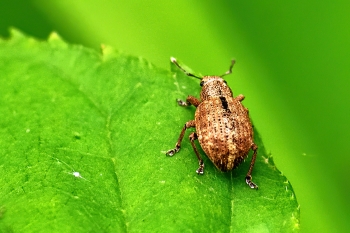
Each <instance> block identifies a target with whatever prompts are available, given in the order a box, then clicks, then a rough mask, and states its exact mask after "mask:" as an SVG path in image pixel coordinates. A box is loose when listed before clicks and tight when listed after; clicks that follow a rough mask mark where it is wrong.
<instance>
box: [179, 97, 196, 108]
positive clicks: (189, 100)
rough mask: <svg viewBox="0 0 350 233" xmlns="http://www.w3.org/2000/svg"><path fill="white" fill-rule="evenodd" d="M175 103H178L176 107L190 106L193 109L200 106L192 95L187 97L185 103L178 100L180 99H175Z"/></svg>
mask: <svg viewBox="0 0 350 233" xmlns="http://www.w3.org/2000/svg"><path fill="white" fill-rule="evenodd" d="M176 102H177V103H178V105H180V106H190V105H193V106H195V107H197V106H198V105H199V104H200V101H199V100H198V99H197V98H196V97H194V96H192V95H189V96H188V97H187V99H186V101H183V100H180V99H177V100H176Z"/></svg>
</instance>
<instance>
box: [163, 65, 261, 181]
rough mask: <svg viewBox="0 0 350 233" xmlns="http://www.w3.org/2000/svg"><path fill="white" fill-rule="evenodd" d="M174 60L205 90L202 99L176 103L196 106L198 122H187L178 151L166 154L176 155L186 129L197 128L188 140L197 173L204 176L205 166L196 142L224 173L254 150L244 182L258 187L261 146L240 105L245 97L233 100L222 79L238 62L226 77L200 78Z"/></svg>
mask: <svg viewBox="0 0 350 233" xmlns="http://www.w3.org/2000/svg"><path fill="white" fill-rule="evenodd" d="M171 61H172V62H173V63H174V64H175V65H176V66H177V67H179V68H180V69H181V70H182V71H183V72H184V73H185V74H186V75H188V76H192V77H195V78H198V79H201V82H200V85H201V86H202V90H201V93H200V100H198V99H197V98H196V97H194V96H188V97H187V99H186V101H182V100H177V102H178V104H179V105H180V106H189V105H194V106H195V107H196V108H197V109H196V113H195V119H194V120H190V121H188V122H186V124H185V125H184V127H183V128H182V131H181V133H180V136H179V139H178V141H177V143H176V145H175V148H174V149H171V150H168V151H167V152H166V154H167V155H169V156H173V155H174V154H175V153H177V152H178V151H179V150H180V147H181V142H182V139H183V137H184V134H185V131H186V129H188V128H191V127H195V128H196V132H193V133H191V134H190V136H189V138H190V142H191V145H192V147H193V150H194V152H195V154H196V155H197V158H198V161H199V168H198V169H197V173H198V174H203V173H204V163H203V160H202V158H201V156H200V154H199V152H198V150H197V147H196V145H195V144H194V141H195V140H196V139H198V141H199V144H200V145H201V147H202V149H203V151H204V152H205V153H206V154H207V156H208V157H209V159H210V160H211V161H212V162H213V163H214V165H215V166H216V167H217V168H218V169H219V170H221V171H223V172H226V171H230V170H232V169H234V168H236V167H237V166H238V165H239V164H240V163H241V162H242V161H243V160H244V159H245V158H246V157H247V156H248V152H249V151H250V149H252V150H253V156H252V160H251V163H250V167H249V170H248V173H247V175H246V178H245V180H246V183H247V184H248V185H249V187H251V188H258V186H257V185H256V184H254V183H253V182H252V176H251V173H252V170H253V167H254V163H255V159H256V154H257V150H258V147H257V145H256V144H255V143H254V141H253V128H252V124H251V121H250V119H249V115H248V109H246V108H245V107H244V106H243V105H242V103H241V101H242V100H243V99H244V96H243V95H238V96H237V97H233V94H232V91H231V89H230V87H229V86H228V85H227V84H226V81H225V80H224V79H223V78H222V77H223V76H224V75H227V74H230V73H232V67H233V65H234V63H235V61H234V60H232V64H231V66H230V69H229V70H228V71H227V72H226V73H225V74H223V75H221V76H204V77H201V78H200V77H197V76H195V75H193V74H191V73H188V72H187V71H185V70H184V69H183V68H182V67H181V66H180V65H179V64H178V63H177V61H176V59H175V58H171Z"/></svg>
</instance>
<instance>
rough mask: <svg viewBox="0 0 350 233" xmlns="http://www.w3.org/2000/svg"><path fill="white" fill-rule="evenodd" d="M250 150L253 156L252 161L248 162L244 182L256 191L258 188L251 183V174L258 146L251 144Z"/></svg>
mask: <svg viewBox="0 0 350 233" xmlns="http://www.w3.org/2000/svg"><path fill="white" fill-rule="evenodd" d="M251 149H252V150H253V156H252V161H251V162H250V166H249V170H248V173H247V175H246V177H245V182H246V183H247V185H249V187H250V188H252V189H258V186H257V185H256V184H254V182H253V181H252V172H253V167H254V164H255V160H256V154H257V152H258V146H257V145H256V144H255V143H253V144H252V147H251Z"/></svg>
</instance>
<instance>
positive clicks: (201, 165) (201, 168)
mask: <svg viewBox="0 0 350 233" xmlns="http://www.w3.org/2000/svg"><path fill="white" fill-rule="evenodd" d="M197 138H198V137H197V134H196V133H194V132H193V133H191V134H190V141H191V145H192V148H193V150H194V153H196V156H197V158H198V163H199V168H198V169H197V170H196V172H197V174H199V175H203V173H204V162H203V159H202V158H201V156H200V154H199V152H198V150H197V147H196V145H195V144H194V140H197Z"/></svg>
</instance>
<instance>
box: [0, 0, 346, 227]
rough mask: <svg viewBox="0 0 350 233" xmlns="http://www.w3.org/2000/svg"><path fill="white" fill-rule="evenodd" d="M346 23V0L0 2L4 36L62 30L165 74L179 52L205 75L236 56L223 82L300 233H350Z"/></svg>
mask: <svg viewBox="0 0 350 233" xmlns="http://www.w3.org/2000/svg"><path fill="white" fill-rule="evenodd" d="M349 22H350V1H345V0H339V1H332V2H330V1H328V2H323V3H320V1H315V0H310V1H301V0H294V1H283V2H282V1H277V0H267V1H234V0H231V1H228V0H226V1H220V0H216V1H199V0H190V1H189V0H187V1H185V0H177V1H164V0H163V1H162V0H154V1H140V0H139V1H135V0H128V1H126V0H123V1H118V0H114V1H113V0H102V1H97V0H95V1H92V0H84V1H83V0H81V1H78V0H75V1H68V0H50V1H45V0H33V1H19V0H12V1H10V0H0V36H1V37H9V33H8V28H9V27H16V28H18V29H20V30H21V31H23V32H25V33H27V34H29V35H31V36H34V37H37V38H41V39H46V38H47V36H48V34H49V33H50V32H51V31H57V32H58V33H59V34H60V35H61V36H62V37H63V38H64V39H65V40H66V41H68V42H71V43H77V44H83V45H85V46H88V47H93V48H96V50H98V49H99V47H100V45H101V43H104V44H108V45H112V46H114V47H115V48H116V49H119V50H121V51H123V52H125V53H127V54H132V55H135V56H142V57H144V58H146V59H147V60H149V61H151V62H152V63H154V64H155V65H156V66H158V67H161V68H164V69H169V67H170V66H169V57H170V56H175V57H177V58H178V59H179V60H181V61H182V62H183V63H185V64H186V65H188V66H189V67H191V68H192V69H193V70H194V71H196V72H199V73H202V74H222V73H223V72H225V71H226V70H227V68H228V66H229V64H230V59H231V58H235V59H236V60H237V63H236V65H235V68H234V73H233V75H231V76H227V78H226V79H227V80H228V82H229V84H230V85H231V87H232V89H233V92H234V94H235V95H237V94H244V95H245V96H246V100H245V101H244V104H245V106H247V107H248V108H249V109H250V114H251V116H252V119H253V121H254V125H255V127H256V128H257V129H258V130H259V132H260V134H261V135H262V138H263V141H264V143H265V146H266V148H267V149H268V150H269V151H270V152H271V153H272V155H273V156H274V159H275V162H276V165H277V167H278V168H279V169H280V170H281V171H282V172H283V173H284V174H285V175H286V176H287V177H288V179H289V180H290V182H291V183H292V185H293V188H294V191H295V192H296V195H297V199H298V201H299V204H300V206H301V229H302V231H303V232H350V224H349V216H350V201H349V200H348V197H349V194H350V192H349V191H350V188H349V187H350V182H349V173H350V172H349V170H348V169H349V165H350V156H349V152H348V145H349V144H347V143H348V140H349V139H350V124H349V117H350V97H349V94H348V93H349V77H350V65H349V64H348V63H349V57H350V26H349ZM0 88H1V87H0ZM198 88H199V87H198ZM0 91H1V89H0ZM189 94H191V93H189ZM165 95H166V93H165ZM165 98H166V96H165ZM160 101H161V100H160ZM0 104H1V103H0ZM165 130H168V129H165ZM160 135H161V133H160Z"/></svg>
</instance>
